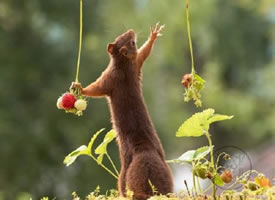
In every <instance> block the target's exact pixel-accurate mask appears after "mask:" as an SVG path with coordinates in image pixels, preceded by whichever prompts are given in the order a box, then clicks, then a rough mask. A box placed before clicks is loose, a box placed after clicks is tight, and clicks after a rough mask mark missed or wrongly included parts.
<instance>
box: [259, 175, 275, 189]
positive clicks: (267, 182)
mask: <svg viewBox="0 0 275 200" xmlns="http://www.w3.org/2000/svg"><path fill="white" fill-rule="evenodd" d="M255 182H256V183H257V184H258V185H259V186H261V187H272V184H271V183H270V180H269V179H268V178H266V177H265V176H258V177H257V178H255Z"/></svg>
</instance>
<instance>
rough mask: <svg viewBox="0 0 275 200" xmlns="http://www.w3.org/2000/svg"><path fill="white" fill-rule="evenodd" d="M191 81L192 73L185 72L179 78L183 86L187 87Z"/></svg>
mask: <svg viewBox="0 0 275 200" xmlns="http://www.w3.org/2000/svg"><path fill="white" fill-rule="evenodd" d="M191 83H192V74H185V75H184V76H183V77H182V80H181V84H182V85H183V86H184V87H185V88H189V87H190V85H191Z"/></svg>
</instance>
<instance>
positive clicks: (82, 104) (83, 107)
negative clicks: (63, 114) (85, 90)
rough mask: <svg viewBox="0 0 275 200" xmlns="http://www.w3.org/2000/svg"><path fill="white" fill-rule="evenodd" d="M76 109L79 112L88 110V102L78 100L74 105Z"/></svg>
mask: <svg viewBox="0 0 275 200" xmlns="http://www.w3.org/2000/svg"><path fill="white" fill-rule="evenodd" d="M74 107H75V108H76V109H77V110H80V111H83V110H86V108H87V102H86V101H85V100H83V99H78V100H77V101H76V102H75V103H74Z"/></svg>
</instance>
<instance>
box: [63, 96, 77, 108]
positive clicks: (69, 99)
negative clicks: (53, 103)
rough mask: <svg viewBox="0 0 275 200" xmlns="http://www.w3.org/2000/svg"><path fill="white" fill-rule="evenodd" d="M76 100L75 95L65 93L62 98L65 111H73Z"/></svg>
mask: <svg viewBox="0 0 275 200" xmlns="http://www.w3.org/2000/svg"><path fill="white" fill-rule="evenodd" d="M75 101H76V99H75V97H74V95H73V94H70V93H65V94H64V95H63V96H62V103H61V105H62V107H63V108H64V109H65V110H69V109H72V108H74V103H75Z"/></svg>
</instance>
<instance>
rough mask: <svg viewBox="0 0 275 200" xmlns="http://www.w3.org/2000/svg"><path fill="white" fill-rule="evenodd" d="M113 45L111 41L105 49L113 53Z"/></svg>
mask: <svg viewBox="0 0 275 200" xmlns="http://www.w3.org/2000/svg"><path fill="white" fill-rule="evenodd" d="M114 47H115V44H113V43H110V44H108V47H107V51H108V52H109V54H113V52H114Z"/></svg>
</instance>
